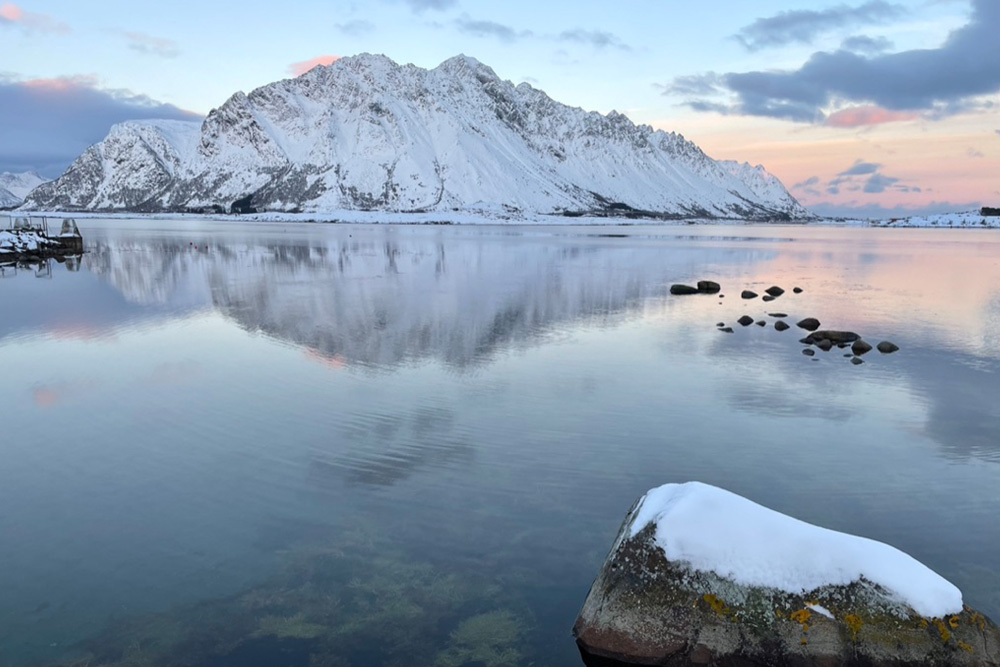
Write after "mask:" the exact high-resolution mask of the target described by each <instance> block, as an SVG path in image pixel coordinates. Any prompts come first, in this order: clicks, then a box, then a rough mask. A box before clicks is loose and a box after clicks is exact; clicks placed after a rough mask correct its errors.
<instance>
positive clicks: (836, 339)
mask: <svg viewBox="0 0 1000 667" xmlns="http://www.w3.org/2000/svg"><path fill="white" fill-rule="evenodd" d="M812 337H813V338H815V339H816V340H828V341H830V342H831V343H833V344H834V345H844V346H845V347H846V346H847V345H850V344H851V343H853V342H854V341H856V340H859V339H860V338H861V336H859V335H858V334H856V333H854V332H853V331H834V330H832V329H831V330H824V331H814V332H813V333H812Z"/></svg>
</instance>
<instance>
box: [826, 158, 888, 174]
mask: <svg viewBox="0 0 1000 667" xmlns="http://www.w3.org/2000/svg"><path fill="white" fill-rule="evenodd" d="M881 168H882V165H880V164H878V163H875V162H863V161H861V160H858V161H857V162H855V163H854V164H853V165H851V166H850V167H849V168H847V169H845V170H844V171H842V172H840V173H839V174H837V175H838V176H865V175H867V174H874V173H875V172H877V171H878V170H879V169H881Z"/></svg>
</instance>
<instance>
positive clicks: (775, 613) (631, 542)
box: [574, 482, 1000, 665]
mask: <svg viewBox="0 0 1000 667" xmlns="http://www.w3.org/2000/svg"><path fill="white" fill-rule="evenodd" d="M574 634H575V635H576V637H577V642H578V644H579V645H580V647H581V649H582V650H583V653H584V655H585V656H587V657H588V659H590V658H592V657H596V658H597V659H598V660H597V662H598V663H599V661H600V660H601V659H610V660H616V661H619V662H621V663H624V664H657V665H666V664H678V665H680V664H727V665H750V664H754V665H760V664H775V665H799V664H801V665H819V664H831V665H833V664H842V665H849V664H859V665H860V664H867V665H888V664H893V665H900V664H935V665H952V664H954V665H1000V630H998V629H997V627H996V625H995V624H993V623H992V622H991V621H990V620H989V619H987V618H985V617H984V616H983V615H982V614H979V613H978V612H976V611H975V610H973V609H971V608H970V607H968V606H965V605H964V604H963V602H962V594H961V592H960V591H959V590H958V589H957V588H956V587H955V586H954V585H952V584H951V583H949V582H948V581H947V580H945V579H944V578H942V577H941V576H940V575H938V574H936V573H935V572H933V571H931V570H930V569H929V568H927V567H926V566H924V565H922V564H921V563H919V562H918V561H916V560H915V559H913V558H912V557H910V556H908V555H907V554H905V553H903V552H901V551H899V550H897V549H895V548H893V547H890V546H888V545H886V544H883V543H881V542H876V541H874V540H869V539H865V538H861V537H856V536H853V535H847V534H844V533H838V532H835V531H832V530H827V529H824V528H820V527H818V526H813V525H811V524H807V523H805V522H802V521H799V520H797V519H794V518H792V517H789V516H786V515H783V514H780V513H778V512H775V511H773V510H770V509H767V508H765V507H762V506H760V505H758V504H756V503H754V502H752V501H750V500H747V499H746V498H742V497H740V496H738V495H735V494H733V493H730V492H728V491H725V490H722V489H719V488H716V487H712V486H709V485H706V484H700V483H696V482H690V483H687V484H667V485H665V486H662V487H659V488H656V489H653V490H651V491H649V492H648V493H647V494H646V495H645V496H643V497H642V498H640V499H639V500H638V501H637V502H636V504H635V505H634V506H633V507H632V510H631V511H630V512H629V514H628V516H627V517H626V519H625V522H624V524H623V525H622V528H621V531H620V533H619V535H618V538H617V540H616V541H615V544H614V546H613V547H612V549H611V553H610V554H609V555H608V558H607V560H606V562H605V564H604V567H603V568H602V569H601V572H600V574H599V575H598V577H597V579H596V580H595V582H594V584H593V586H592V587H591V590H590V593H589V595H588V596H587V600H586V601H585V602H584V606H583V609H582V611H581V612H580V617H579V618H578V619H577V622H576V625H575V627H574Z"/></svg>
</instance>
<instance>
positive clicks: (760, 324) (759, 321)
mask: <svg viewBox="0 0 1000 667" xmlns="http://www.w3.org/2000/svg"><path fill="white" fill-rule="evenodd" d="M756 324H757V326H759V327H766V326H767V321H766V320H757V322H756Z"/></svg>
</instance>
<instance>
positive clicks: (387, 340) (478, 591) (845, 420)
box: [0, 220, 1000, 667]
mask: <svg viewBox="0 0 1000 667" xmlns="http://www.w3.org/2000/svg"><path fill="white" fill-rule="evenodd" d="M80 225H81V231H82V233H83V235H84V238H85V241H86V243H87V249H88V253H87V254H86V255H85V256H84V260H83V263H82V267H81V268H80V270H78V271H71V270H68V269H69V268H75V267H73V266H72V265H70V266H69V267H67V266H65V265H59V264H55V263H52V264H51V265H50V266H48V267H21V268H19V269H14V268H10V267H7V268H3V269H2V275H3V279H0V369H2V371H3V382H2V383H0V405H2V406H3V408H2V412H3V427H2V428H3V436H2V438H0V460H2V465H0V563H2V564H3V567H0V591H3V592H4V594H3V595H2V596H0V665H18V666H20V665H26V664H29V663H33V662H43V663H52V662H63V663H70V662H73V663H76V664H79V665H84V664H86V665H90V666H97V665H109V664H119V665H175V664H176V665H181V664H184V665H188V666H190V665H211V666H213V667H214V666H227V665H253V664H260V665H264V664H270V663H272V662H281V663H283V664H286V665H289V666H291V665H314V666H320V665H338V666H339V665H411V664H433V665H439V666H442V667H451V666H459V665H464V664H478V665H490V666H502V665H528V664H535V665H567V666H568V665H578V664H579V662H580V661H579V656H578V654H577V652H576V649H575V647H574V644H573V641H572V638H571V636H570V628H571V626H572V623H573V620H574V618H575V615H576V613H577V611H578V610H579V607H580V605H581V604H582V602H583V599H584V597H585V596H586V593H587V589H588V587H589V585H590V582H591V581H592V580H593V577H594V575H595V574H596V572H597V570H598V568H599V567H600V564H601V562H602V560H603V557H604V555H605V554H606V553H607V550H608V548H609V547H610V546H611V542H612V540H613V538H614V536H615V533H616V531H617V529H618V526H619V524H620V522H621V520H622V518H623V517H624V514H625V512H626V511H627V509H628V508H629V506H630V505H631V503H632V501H633V500H634V499H635V498H636V497H637V496H638V495H639V494H641V493H643V492H644V491H646V490H647V489H649V488H651V487H653V486H657V485H660V484H663V483H665V482H679V481H686V480H692V479H696V480H701V481H704V482H708V483H711V484H715V485H719V486H722V487H725V488H727V489H730V490H732V491H734V492H736V493H739V494H741V495H744V496H747V497H749V498H751V499H753V500H755V501H757V502H760V503H762V504H765V505H767V506H769V507H772V508H774V509H777V510H779V511H782V512H785V513H788V514H792V515H794V516H796V517H799V518H801V519H805V520H807V521H811V522H814V523H818V524H821V525H823V526H827V527H830V528H834V529H837V530H842V531H847V532H851V533H856V534H860V535H864V536H867V537H871V538H875V539H878V540H882V541H885V542H888V543H890V544H892V545H894V546H896V547H899V548H901V549H903V550H904V551H907V552H909V553H910V554H912V555H913V556H915V557H916V558H918V559H920V560H922V561H923V562H925V563H926V564H928V565H929V566H931V567H932V568H934V569H935V570H936V571H938V572H939V573H941V574H942V575H944V576H945V577H947V578H948V579H950V580H951V581H953V582H954V583H956V584H957V585H958V586H959V587H960V588H961V589H962V590H963V591H964V593H965V600H966V602H967V603H969V604H972V605H974V606H976V607H979V608H980V609H981V610H982V611H984V612H986V613H987V614H989V615H991V616H993V617H994V619H997V618H1000V574H998V571H997V569H996V562H997V556H998V553H1000V530H998V529H997V521H996V517H997V516H1000V402H998V401H997V400H996V397H997V395H998V390H1000V375H998V369H1000V233H997V232H995V231H974V230H915V229H907V230H891V229H848V228H829V227H826V228H813V227H803V226H774V227H726V226H712V227H641V226H629V227H617V228H593V227H566V226H563V227H558V228H540V227H510V226H505V227H488V226H483V227H413V226H406V227H398V226H391V225H389V226H381V225H380V226H360V225H350V226H348V225H309V224H290V223H289V224H270V223H255V224H240V223H225V222H208V221H192V220H185V221H173V222H171V221H163V220H143V221H127V220H114V221H100V220H81V221H80ZM699 279H711V280H717V281H718V282H720V283H722V285H723V293H724V294H725V297H724V298H717V297H712V296H701V295H698V296H683V297H681V296H670V295H669V287H670V284H671V283H673V282H692V283H693V282H694V281H697V280H699ZM772 284H777V285H780V286H782V287H784V288H785V289H786V290H789V291H788V292H787V293H786V294H785V295H783V296H782V297H780V298H779V299H778V300H776V301H774V302H772V303H770V304H764V303H762V302H761V301H760V299H756V300H753V301H743V300H741V299H740V298H739V293H740V291H741V290H743V289H745V288H750V289H754V290H756V291H757V292H761V293H763V289H765V288H767V287H768V286H770V285H772ZM793 286H800V287H802V288H803V290H804V291H803V293H802V294H793V293H792V292H791V288H792V287H793ZM779 311H780V312H784V313H787V314H788V316H789V317H788V318H787V319H788V320H789V321H791V322H795V321H798V320H799V319H801V318H803V317H806V316H814V317H817V318H819V319H820V320H821V321H822V322H823V325H824V327H829V328H837V329H850V330H854V331H857V332H858V333H860V334H862V335H863V336H864V337H865V338H866V339H867V340H869V342H871V343H873V344H874V343H876V342H878V341H879V340H882V339H889V340H892V341H894V342H895V343H897V344H898V345H899V346H900V347H901V350H900V351H899V352H897V353H895V354H893V355H880V354H879V353H877V352H871V353H869V354H868V355H866V356H865V357H864V359H865V362H866V363H864V364H863V365H860V366H854V365H851V364H850V363H849V362H848V360H847V359H845V358H844V357H843V351H837V350H836V349H835V350H834V351H832V352H829V353H824V352H818V353H817V356H816V357H815V359H816V360H813V359H810V358H808V357H806V356H804V355H802V354H801V351H800V350H801V347H802V346H801V345H800V344H799V343H798V339H799V338H800V337H801V335H802V333H801V332H800V331H799V330H798V329H796V328H794V327H793V328H792V329H791V330H789V331H785V332H778V331H776V330H774V328H773V326H772V325H773V322H774V321H776V320H775V318H773V317H769V316H768V313H775V312H779ZM743 314H748V315H750V316H751V317H753V318H754V319H761V320H764V321H765V322H767V326H766V327H757V326H754V325H751V326H749V327H747V328H743V327H740V326H739V325H735V321H736V319H737V318H738V317H740V316H741V315H743ZM718 322H724V323H726V324H727V325H735V328H736V331H735V333H733V334H724V333H719V332H718V331H716V326H715V325H716V324H717V323H718Z"/></svg>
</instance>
